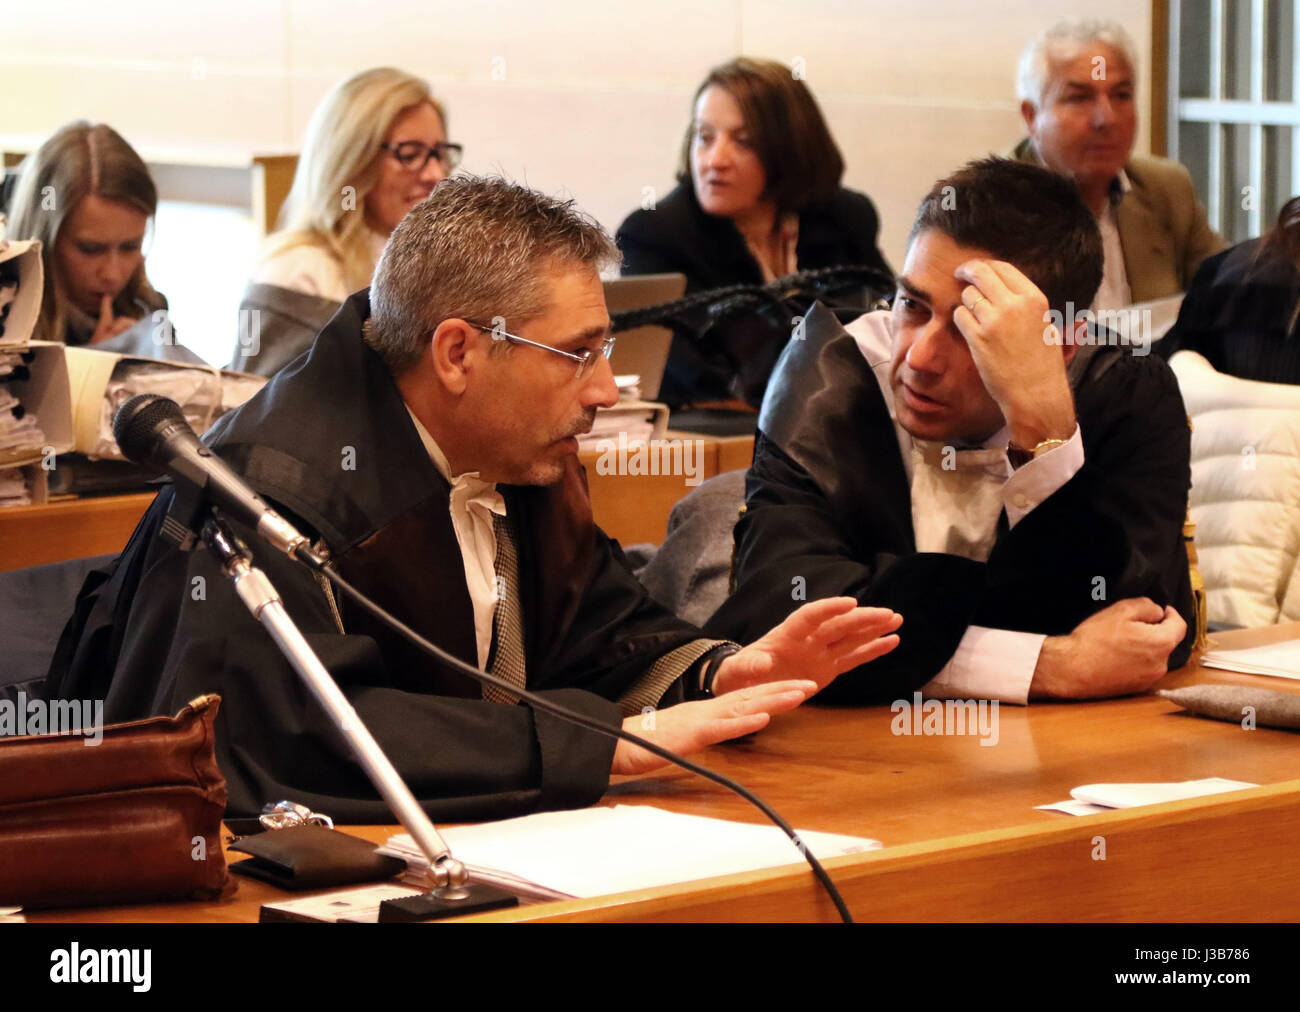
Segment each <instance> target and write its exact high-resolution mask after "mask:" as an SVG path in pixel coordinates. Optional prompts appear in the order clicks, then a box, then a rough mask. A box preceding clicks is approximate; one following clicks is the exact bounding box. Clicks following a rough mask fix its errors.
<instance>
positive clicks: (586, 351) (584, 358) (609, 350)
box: [467, 321, 617, 379]
mask: <svg viewBox="0 0 1300 1012" xmlns="http://www.w3.org/2000/svg"><path fill="white" fill-rule="evenodd" d="M467 322H470V321H467ZM471 326H474V327H477V328H478V329H479V330H481V331H483V333H485V334H491V335H492V337H493V339H494V340H497V341H509V342H510V343H511V344H526V345H528V346H529V347H530V348H541V349H542V351H549V352H550V353H551V354H553V355H563V356H564V357H565V358H567V359H572V360H573V361H574V362H577V363H578V371H577V372H576V373H574V376H573V378H574V379H582V377H584V376H586V375H587V374H588V373H589V372H591V367H592V366H594V365H595V364H596V359H597V358H598V357H599V356H601V355H603V356H604V357H605V358H606V359H608V358H609V356H610V355H612V354H613V353H614V342H615V341H616V340H617V338H615V337H613V336H610V337H607V338H605V340H604V341H603V342H602V343H601V346H600V350H599V351H594V350H593V349H591V348H583V349H582V351H561V350H560V349H559V348H552V347H551V346H550V345H549V344H538V343H537V342H536V341H530V340H528V339H527V338H525V337H517V336H515V335H514V334H508V333H506V332H505V331H504V330H503V329H501V328H500V327H485V326H483V324H481V323H472V322H471Z"/></svg>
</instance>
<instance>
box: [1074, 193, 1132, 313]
mask: <svg viewBox="0 0 1300 1012" xmlns="http://www.w3.org/2000/svg"><path fill="white" fill-rule="evenodd" d="M1132 188H1133V184H1132V183H1131V182H1129V178H1128V176H1127V175H1125V173H1124V170H1123V169H1121V170H1120V173H1119V175H1118V176H1117V177H1116V179H1115V182H1114V183H1112V184H1111V192H1110V198H1109V199H1108V200H1107V201H1106V207H1105V208H1104V209H1103V210H1102V212H1101V216H1100V217H1099V218H1098V219H1097V227H1098V228H1099V229H1101V248H1102V251H1103V252H1104V253H1105V255H1106V260H1105V263H1104V264H1103V266H1102V271H1101V287H1099V288H1098V289H1097V294H1096V296H1095V297H1094V298H1093V300H1092V306H1091V307H1090V308H1091V309H1092V310H1093V312H1100V311H1104V310H1108V309H1122V308H1123V307H1125V306H1128V305H1132V303H1133V293H1132V291H1131V290H1130V289H1129V286H1128V272H1127V271H1126V270H1125V269H1124V245H1123V243H1121V242H1120V238H1119V204H1120V201H1121V200H1123V199H1124V194H1126V193H1128V191H1129V190H1131V189H1132ZM1076 308H1077V307H1076Z"/></svg>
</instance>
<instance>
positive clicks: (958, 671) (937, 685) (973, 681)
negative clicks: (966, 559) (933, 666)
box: [921, 447, 1063, 706]
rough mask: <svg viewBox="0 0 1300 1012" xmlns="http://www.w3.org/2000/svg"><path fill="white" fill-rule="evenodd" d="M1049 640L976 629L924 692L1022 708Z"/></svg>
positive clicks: (1002, 631) (949, 697)
mask: <svg viewBox="0 0 1300 1012" xmlns="http://www.w3.org/2000/svg"><path fill="white" fill-rule="evenodd" d="M1058 449H1063V448H1060V447H1058ZM1053 452H1055V451H1053ZM1044 456H1046V454H1044ZM1026 466H1028V465H1026ZM1046 638H1047V637H1046V636H1044V635H1042V634H1041V633H1027V632H1012V631H1011V630H1009V629H986V628H985V627H983V626H978V625H973V626H971V627H969V628H968V629H967V630H966V632H965V634H964V635H963V636H962V638H961V643H959V644H958V645H957V652H956V653H954V654H953V655H952V658H951V659H950V660H949V661H948V663H947V664H946V665H944V669H943V670H942V671H940V672H939V673H938V674H937V675H935V676H934V678H932V679H931V680H930V681H929V682H928V683H926V684H925V685H924V686H922V688H921V692H922V694H923V695H925V696H927V697H931V696H934V697H939V698H943V699H990V700H992V699H997V700H1000V701H1001V702H1004V703H1017V704H1019V705H1021V706H1023V705H1024V704H1026V703H1028V702H1029V684H1030V683H1031V682H1032V681H1033V680H1034V669H1035V668H1036V667H1037V666H1038V654H1039V651H1041V650H1042V649H1043V640H1045V639H1046Z"/></svg>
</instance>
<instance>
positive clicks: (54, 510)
mask: <svg viewBox="0 0 1300 1012" xmlns="http://www.w3.org/2000/svg"><path fill="white" fill-rule="evenodd" d="M153 498H154V493H152V492H144V493H139V494H137V495H108V496H94V497H87V498H84V499H65V500H63V501H60V502H52V503H45V504H43V505H40V506H10V507H7V508H5V509H0V571H3V570H8V569H23V568H25V567H27V566H40V565H44V564H45V563H47V562H61V561H62V560H64V559H84V558H87V557H88V556H92V555H107V554H109V553H110V552H120V551H121V550H122V549H123V548H125V547H126V542H127V539H128V538H130V537H131V532H132V531H133V530H135V525H136V524H137V523H139V522H140V517H141V516H143V515H144V511H145V510H146V509H148V508H149V504H150V503H151V502H153Z"/></svg>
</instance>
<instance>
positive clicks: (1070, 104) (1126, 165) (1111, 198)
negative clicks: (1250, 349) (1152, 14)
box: [1012, 21, 1223, 310]
mask: <svg viewBox="0 0 1300 1012" xmlns="http://www.w3.org/2000/svg"><path fill="white" fill-rule="evenodd" d="M1016 86H1017V90H1018V91H1019V95H1020V113H1021V115H1022V116H1023V117H1024V119H1025V126H1026V127H1027V128H1028V131H1029V136H1028V137H1026V138H1025V139H1024V140H1023V141H1021V142H1020V143H1019V144H1018V145H1016V147H1015V149H1014V151H1013V152H1012V157H1014V158H1016V159H1018V160H1019V161H1023V162H1034V163H1037V164H1039V165H1045V166H1047V167H1048V168H1049V169H1053V170H1055V171H1056V172H1060V173H1062V174H1064V175H1067V176H1070V177H1071V178H1073V179H1074V181H1075V182H1076V183H1077V184H1078V186H1079V192H1080V194H1081V195H1082V196H1083V200H1084V203H1085V204H1087V205H1088V207H1089V209H1090V210H1091V211H1092V213H1093V214H1094V215H1095V216H1096V218H1097V224H1098V226H1099V227H1100V228H1101V236H1102V244H1103V247H1104V251H1105V257H1106V259H1105V267H1104V271H1103V276H1102V282H1101V287H1100V288H1099V289H1098V291H1097V296H1096V299H1095V300H1094V302H1093V305H1092V307H1091V308H1093V309H1094V310H1107V309H1115V308H1118V307H1120V306H1126V305H1129V304H1131V303H1135V302H1147V301H1150V300H1152V299H1160V298H1165V297H1166V296H1170V295H1177V294H1179V293H1180V292H1183V291H1185V290H1186V289H1187V286H1188V284H1189V283H1190V282H1191V279H1192V276H1193V275H1194V274H1195V273H1196V268H1197V267H1199V266H1200V264H1201V261H1202V260H1204V259H1205V258H1206V257H1207V256H1209V255H1210V254H1211V253H1215V252H1217V251H1218V250H1220V249H1222V248H1223V240H1222V239H1220V238H1219V236H1218V235H1217V234H1216V233H1215V231H1214V230H1213V229H1212V228H1210V225H1209V222H1208V221H1207V220H1206V217H1205V208H1204V207H1203V206H1202V205H1201V204H1200V202H1199V201H1198V200H1197V197H1196V190H1195V187H1194V186H1193V184H1192V180H1191V177H1190V176H1189V175H1188V172H1187V170H1186V169H1185V168H1184V167H1183V166H1182V165H1180V164H1178V163H1177V162H1173V161H1170V160H1168V159H1165V158H1154V157H1147V156H1142V155H1133V154H1132V150H1133V139H1134V136H1135V135H1136V134H1137V105H1136V93H1137V58H1136V55H1135V53H1134V49H1133V43H1132V41H1131V40H1130V39H1129V37H1128V34H1127V33H1126V32H1125V31H1124V29H1123V28H1121V27H1120V26H1119V25H1117V24H1114V23H1110V22H1101V21H1062V22H1059V23H1058V24H1056V25H1054V26H1052V27H1051V28H1049V29H1047V30H1046V31H1045V32H1043V33H1042V34H1041V35H1039V36H1038V37H1036V38H1035V39H1034V40H1033V41H1031V42H1030V43H1029V45H1028V46H1026V48H1025V51H1024V53H1023V54H1022V55H1021V57H1020V67H1019V71H1018V73H1017V75H1016ZM1080 308H1085V307H1080Z"/></svg>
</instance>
